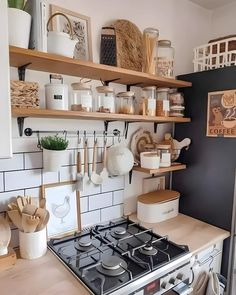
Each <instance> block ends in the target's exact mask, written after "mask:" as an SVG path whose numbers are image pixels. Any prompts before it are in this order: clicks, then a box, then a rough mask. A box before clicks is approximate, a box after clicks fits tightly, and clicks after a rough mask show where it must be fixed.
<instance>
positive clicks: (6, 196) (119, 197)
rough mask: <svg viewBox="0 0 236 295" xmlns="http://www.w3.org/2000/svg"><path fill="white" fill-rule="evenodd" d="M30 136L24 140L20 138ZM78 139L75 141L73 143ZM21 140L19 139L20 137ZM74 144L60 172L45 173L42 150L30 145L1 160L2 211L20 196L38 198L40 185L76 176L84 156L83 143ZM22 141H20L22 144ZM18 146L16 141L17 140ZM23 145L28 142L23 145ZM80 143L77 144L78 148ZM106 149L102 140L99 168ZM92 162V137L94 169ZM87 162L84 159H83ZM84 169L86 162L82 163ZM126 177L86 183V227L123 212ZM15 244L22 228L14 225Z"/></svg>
mask: <svg viewBox="0 0 236 295" xmlns="http://www.w3.org/2000/svg"><path fill="white" fill-rule="evenodd" d="M23 140H25V141H27V139H20V141H23ZM73 140H74V144H73ZM18 141H19V140H18ZM69 141H70V146H69V148H68V150H67V160H66V162H65V163H64V165H63V166H62V168H61V169H60V172H58V173H56V172H44V171H43V167H42V166H43V164H42V163H43V162H42V160H43V159H42V156H43V155H42V151H40V150H39V149H37V148H36V145H37V139H36V138H34V139H31V140H30V142H31V144H32V142H35V145H34V144H32V146H35V150H33V151H29V150H31V149H32V148H29V146H27V145H26V146H27V147H26V148H25V151H24V150H23V151H22V152H16V153H14V154H13V158H12V159H6V160H5V159H3V160H2V159H1V160H0V213H1V214H4V213H5V211H6V210H7V204H8V203H9V202H10V201H11V200H12V199H13V198H14V197H16V196H17V195H30V196H32V197H34V198H36V199H35V201H38V198H39V196H40V191H41V190H40V188H41V185H43V184H49V183H56V182H64V181H70V180H75V179H76V165H75V163H76V155H77V152H78V151H80V152H81V154H82V159H83V147H82V144H80V146H78V147H79V148H77V145H76V139H73V138H72V139H71V138H69ZM18 144H19V143H18ZM13 145H14V141H13ZM22 145H23V146H24V145H25V144H22ZM75 146H76V147H75ZM102 152H103V148H102V145H101V143H100V147H99V148H98V160H97V162H98V163H97V168H98V171H99V169H101V166H102V165H101V162H102ZM91 161H92V140H90V145H89V163H90V164H89V168H90V170H91ZM82 164H83V161H82ZM82 168H83V165H82ZM124 183H125V178H124V177H123V176H121V177H114V178H109V179H108V180H107V181H106V182H104V183H103V184H102V185H98V186H95V185H93V184H90V185H88V186H86V187H85V188H84V190H83V192H82V193H81V196H80V207H81V221H82V226H83V227H86V226H89V225H92V224H96V223H99V222H102V221H107V220H110V219H113V218H118V217H120V216H122V215H123V201H124V186H125V184H124ZM12 244H13V246H17V245H18V230H17V229H15V228H14V227H12Z"/></svg>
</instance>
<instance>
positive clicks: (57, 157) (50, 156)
mask: <svg viewBox="0 0 236 295" xmlns="http://www.w3.org/2000/svg"><path fill="white" fill-rule="evenodd" d="M65 157H66V151H65V150H63V151H54V150H47V149H43V169H44V170H45V171H48V172H58V171H59V170H60V168H61V166H62V165H63V163H65Z"/></svg>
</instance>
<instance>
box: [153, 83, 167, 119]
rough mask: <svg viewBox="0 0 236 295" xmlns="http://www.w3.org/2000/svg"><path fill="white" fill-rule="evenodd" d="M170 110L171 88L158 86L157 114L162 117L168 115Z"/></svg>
mask: <svg viewBox="0 0 236 295" xmlns="http://www.w3.org/2000/svg"><path fill="white" fill-rule="evenodd" d="M169 111H170V102H169V88H158V89H157V106H156V115H157V116H160V117H168V116H169Z"/></svg>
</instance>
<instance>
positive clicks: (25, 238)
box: [19, 227, 47, 259]
mask: <svg viewBox="0 0 236 295" xmlns="http://www.w3.org/2000/svg"><path fill="white" fill-rule="evenodd" d="M19 244H20V256H21V257H22V258H25V259H36V258H39V257H41V256H43V255H44V254H45V253H46V252H47V234H46V227H45V228H44V229H43V230H41V231H37V232H33V233H24V232H22V231H19Z"/></svg>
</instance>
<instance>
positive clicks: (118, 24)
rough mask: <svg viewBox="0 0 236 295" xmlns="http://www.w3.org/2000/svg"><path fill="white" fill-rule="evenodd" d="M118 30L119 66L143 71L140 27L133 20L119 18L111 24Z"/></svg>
mask: <svg viewBox="0 0 236 295" xmlns="http://www.w3.org/2000/svg"><path fill="white" fill-rule="evenodd" d="M111 26H112V27H114V28H115V30H116V42H117V66H118V67H120V68H125V69H130V70H134V71H140V72H141V71H142V60H143V38H142V33H141V31H140V30H139V28H138V27H137V26H136V25H135V24H133V23H132V22H130V21H128V20H125V19H119V20H116V21H115V22H114V23H112V24H111Z"/></svg>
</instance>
